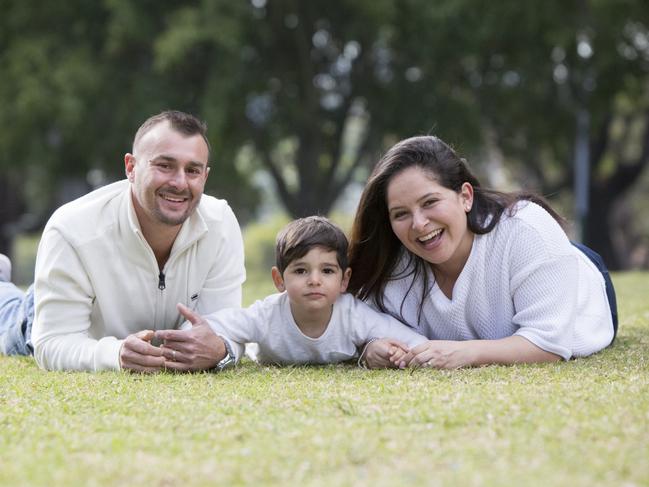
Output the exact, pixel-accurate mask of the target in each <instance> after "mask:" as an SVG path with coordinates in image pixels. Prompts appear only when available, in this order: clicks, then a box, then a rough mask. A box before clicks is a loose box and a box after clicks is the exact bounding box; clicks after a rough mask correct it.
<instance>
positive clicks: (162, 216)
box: [155, 209, 193, 227]
mask: <svg viewBox="0 0 649 487" xmlns="http://www.w3.org/2000/svg"><path fill="white" fill-rule="evenodd" d="M192 210H193V209H192ZM192 210H190V211H186V212H185V213H183V214H181V215H169V214H167V213H162V212H160V211H157V212H156V214H155V215H156V218H157V220H158V221H159V222H160V223H162V224H164V225H169V226H170V227H176V226H178V225H182V224H183V223H185V220H187V218H189V215H191V214H192Z"/></svg>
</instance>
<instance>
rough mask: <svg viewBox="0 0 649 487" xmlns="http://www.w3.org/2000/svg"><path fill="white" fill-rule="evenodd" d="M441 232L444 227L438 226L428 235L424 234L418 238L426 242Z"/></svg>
mask: <svg viewBox="0 0 649 487" xmlns="http://www.w3.org/2000/svg"><path fill="white" fill-rule="evenodd" d="M440 233H442V229H441V228H438V229H437V230H433V231H432V232H430V233H429V234H427V235H424V236H423V237H419V238H418V239H417V240H419V241H420V242H426V241H428V240H430V239H432V238H435V237H437V236H438V235H439V234H440Z"/></svg>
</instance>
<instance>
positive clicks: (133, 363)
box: [119, 330, 165, 373]
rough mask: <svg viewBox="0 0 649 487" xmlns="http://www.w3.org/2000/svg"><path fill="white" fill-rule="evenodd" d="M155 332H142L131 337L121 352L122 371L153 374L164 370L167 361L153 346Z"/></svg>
mask: <svg viewBox="0 0 649 487" xmlns="http://www.w3.org/2000/svg"><path fill="white" fill-rule="evenodd" d="M153 336H154V332H153V331H151V330H142V331H139V332H137V333H135V334H133V335H129V336H127V337H126V339H125V340H124V343H123V344H122V348H121V349H120V351H119V363H120V365H121V366H122V369H126V370H132V371H134V372H144V373H152V372H159V371H160V370H163V369H164V366H165V359H164V357H163V356H162V351H161V350H160V349H159V348H158V347H154V346H153V345H151V340H152V339H153Z"/></svg>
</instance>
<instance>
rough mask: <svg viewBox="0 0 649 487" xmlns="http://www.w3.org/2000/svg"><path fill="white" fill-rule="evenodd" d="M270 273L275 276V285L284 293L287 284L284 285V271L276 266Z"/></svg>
mask: <svg viewBox="0 0 649 487" xmlns="http://www.w3.org/2000/svg"><path fill="white" fill-rule="evenodd" d="M270 275H271V276H272V278H273V284H275V287H276V288H277V290H278V291H279V292H280V293H283V292H284V291H285V290H286V286H284V278H283V277H282V273H281V272H280V271H279V269H278V268H277V267H275V266H273V268H272V269H271V270H270Z"/></svg>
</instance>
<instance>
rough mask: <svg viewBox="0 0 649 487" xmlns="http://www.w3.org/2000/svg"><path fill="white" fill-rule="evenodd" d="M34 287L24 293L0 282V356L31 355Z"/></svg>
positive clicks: (10, 284)
mask: <svg viewBox="0 0 649 487" xmlns="http://www.w3.org/2000/svg"><path fill="white" fill-rule="evenodd" d="M33 322H34V286H30V287H29V289H28V290H27V292H26V293H24V292H22V291H21V290H20V289H18V288H17V287H16V286H15V285H14V284H12V283H11V282H1V281H0V355H33V353H34V348H33V347H32V343H31V337H32V323H33Z"/></svg>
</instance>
